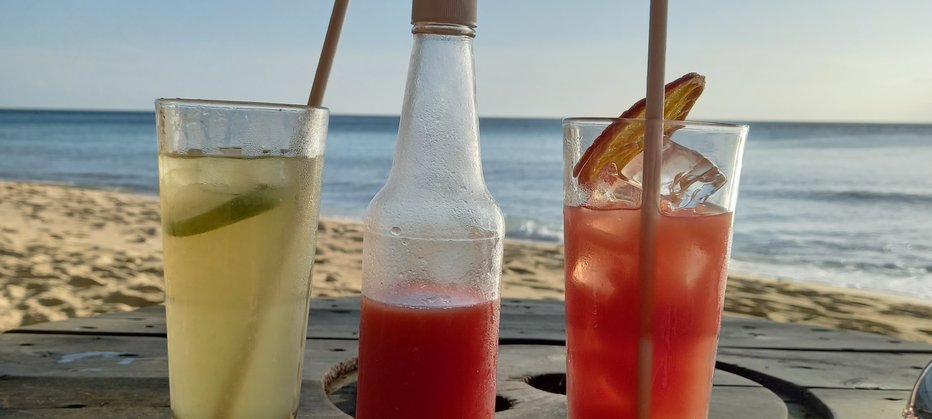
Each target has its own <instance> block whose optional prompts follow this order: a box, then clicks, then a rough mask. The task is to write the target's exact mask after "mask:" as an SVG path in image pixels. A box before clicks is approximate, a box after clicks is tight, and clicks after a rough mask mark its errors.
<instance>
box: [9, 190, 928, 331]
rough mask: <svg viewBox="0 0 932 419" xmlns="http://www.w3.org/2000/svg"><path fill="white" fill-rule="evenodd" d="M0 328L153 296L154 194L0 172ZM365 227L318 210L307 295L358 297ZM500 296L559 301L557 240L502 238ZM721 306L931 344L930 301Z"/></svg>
mask: <svg viewBox="0 0 932 419" xmlns="http://www.w3.org/2000/svg"><path fill="white" fill-rule="evenodd" d="M0 197H2V198H0V331H3V330H9V329H12V328H15V327H17V326H20V325H26V324H32V323H39V322H45V321H56V320H64V319H67V318H71V317H86V316H92V315H95V314H101V313H108V312H115V311H130V310H133V309H136V308H139V307H144V306H148V305H153V304H159V303H161V302H162V300H163V298H164V296H163V292H162V290H163V280H162V262H161V255H162V249H161V228H160V221H159V208H158V198H157V197H155V196H151V195H144V194H135V193H130V192H125V191H120V190H114V189H112V188H82V187H75V186H69V185H61V184H51V183H38V182H18V181H0ZM362 231H363V226H362V224H360V223H359V222H355V221H352V220H351V219H346V218H339V217H327V218H322V219H321V222H320V225H319V227H318V243H317V245H318V246H317V252H316V255H315V268H314V277H313V288H312V295H313V296H314V297H334V296H346V295H356V294H359V292H360V284H361V279H362V272H361V268H362V261H361V256H362ZM502 297H503V298H530V299H552V300H562V299H563V248H562V245H561V244H558V243H545V242H533V241H527V240H512V239H507V240H506V241H505V261H504V265H503V276H502ZM725 313H726V314H727V315H740V316H752V317H762V318H767V319H769V320H773V321H777V322H787V323H804V324H810V325H814V326H823V327H831V328H839V329H849V330H860V331H865V332H871V333H880V334H884V335H887V336H891V337H896V338H900V339H905V340H912V341H921V342H927V343H932V324H930V323H929V320H928V319H930V318H932V303H930V302H928V301H925V300H920V299H912V298H909V297H901V296H896V295H888V294H883V293H877V292H869V291H864V290H855V289H846V288H837V287H832V286H828V285H818V284H811V283H804V282H797V281H792V280H785V279H776V278H767V277H761V276H755V275H752V274H732V275H730V276H729V281H728V287H727V291H726V301H725Z"/></svg>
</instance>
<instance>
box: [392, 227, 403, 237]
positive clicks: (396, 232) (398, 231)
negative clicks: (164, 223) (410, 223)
mask: <svg viewBox="0 0 932 419" xmlns="http://www.w3.org/2000/svg"><path fill="white" fill-rule="evenodd" d="M391 231H392V234H394V235H396V236H397V235H399V234H401V227H392V230H391Z"/></svg>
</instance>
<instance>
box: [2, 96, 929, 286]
mask: <svg viewBox="0 0 932 419" xmlns="http://www.w3.org/2000/svg"><path fill="white" fill-rule="evenodd" d="M731 122H734V121H731ZM743 123H747V124H749V125H750V134H749V136H748V142H747V147H746V149H745V154H744V164H743V170H742V177H741V180H740V192H739V195H738V196H739V198H738V205H737V210H736V213H735V229H734V242H733V246H732V262H731V270H732V272H734V273H739V274H741V273H744V274H753V275H761V276H770V277H777V278H787V279H792V280H797V281H803V282H814V283H821V284H828V285H834V286H840V287H847V288H858V289H865V290H873V291H880V292H884V293H890V294H898V295H905V296H911V297H918V298H923V299H926V300H930V301H932V216H930V210H932V125H910V124H867V123H863V124H862V123H857V124H852V123H809V122H806V123H796V122H753V121H751V122H743ZM480 126H481V144H482V163H483V169H484V173H485V180H486V183H487V184H488V187H489V189H490V190H491V192H492V194H493V195H494V196H495V198H496V199H497V200H498V202H499V204H500V205H501V207H502V209H503V211H504V213H505V214H506V219H507V232H506V235H507V236H508V237H511V238H515V239H523V240H534V241H543V242H560V241H562V237H563V227H562V196H563V192H562V188H563V186H562V181H563V178H562V159H563V155H562V153H563V147H562V127H561V121H560V120H559V119H510V118H482V119H481V121H480ZM397 129H398V117H397V116H396V117H391V116H351V115H334V116H332V117H331V121H330V134H329V136H328V140H327V151H326V156H325V163H324V187H323V192H322V198H321V206H322V213H323V214H324V215H326V216H331V217H341V218H347V219H360V220H361V219H362V217H363V215H364V213H365V210H366V206H367V205H368V203H369V200H370V199H371V198H372V197H373V196H374V195H375V193H376V192H377V191H378V190H379V188H380V187H381V186H382V184H383V183H384V182H385V179H386V178H387V176H388V173H389V170H390V169H391V163H392V156H393V153H394V146H395V139H396V132H397ZM155 135H156V131H155V116H154V114H153V113H152V112H97V111H94V112H85V111H33V110H0V179H4V180H24V181H38V182H51V183H62V184H68V185H75V186H82V187H91V188H104V189H117V190H123V191H128V192H133V193H139V194H146V195H157V194H158V174H157V171H158V169H157V159H156V138H155ZM0 199H3V197H2V196H0ZM2 222H3V221H2V220H0V224H2Z"/></svg>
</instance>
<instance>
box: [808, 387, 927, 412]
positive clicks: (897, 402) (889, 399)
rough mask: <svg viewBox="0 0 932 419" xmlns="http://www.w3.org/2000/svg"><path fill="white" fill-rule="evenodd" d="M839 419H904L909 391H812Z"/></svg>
mask: <svg viewBox="0 0 932 419" xmlns="http://www.w3.org/2000/svg"><path fill="white" fill-rule="evenodd" d="M810 391H811V392H812V394H813V395H815V396H816V397H818V398H819V399H820V400H822V401H823V402H824V403H825V404H826V405H828V407H829V410H831V411H832V414H833V415H834V416H835V417H836V418H838V419H877V418H899V417H902V414H903V408H905V407H906V400H907V399H909V392H908V391H889V390H838V389H812V390H810Z"/></svg>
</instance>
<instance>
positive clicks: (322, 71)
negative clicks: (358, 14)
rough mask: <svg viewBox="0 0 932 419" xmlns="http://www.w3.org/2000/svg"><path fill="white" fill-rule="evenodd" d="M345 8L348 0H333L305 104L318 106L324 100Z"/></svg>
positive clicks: (344, 16) (347, 5) (347, 6)
mask: <svg viewBox="0 0 932 419" xmlns="http://www.w3.org/2000/svg"><path fill="white" fill-rule="evenodd" d="M347 8H349V0H335V1H334V2H333V12H332V13H331V14H330V24H329V25H328V26H327V36H326V37H325V38H324V47H323V48H322V49H321V50H320V60H319V61H318V62H317V73H316V74H314V85H313V86H312V87H311V95H310V96H309V97H308V99H307V106H320V105H321V104H323V102H324V91H325V90H327V80H328V79H329V78H330V68H331V67H332V66H333V56H334V55H336V53H337V43H339V42H340V32H342V30H343V20H344V18H346V9H347Z"/></svg>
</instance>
